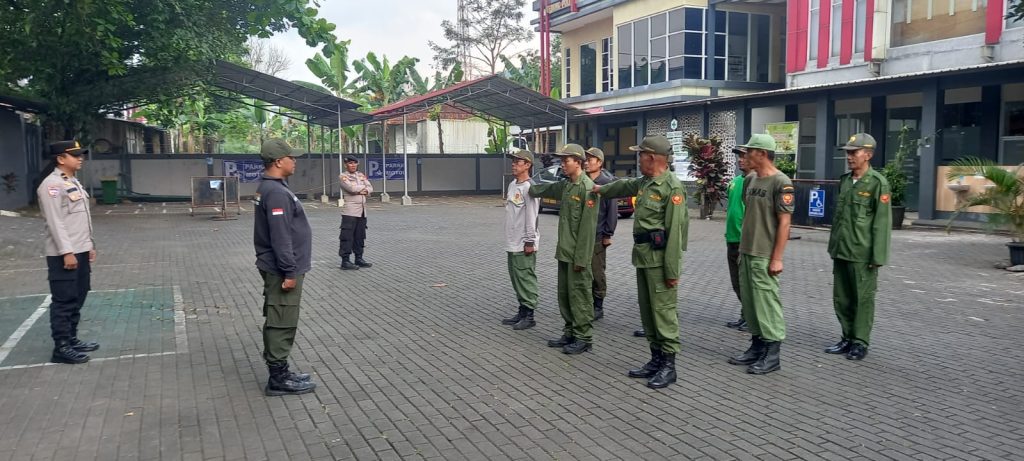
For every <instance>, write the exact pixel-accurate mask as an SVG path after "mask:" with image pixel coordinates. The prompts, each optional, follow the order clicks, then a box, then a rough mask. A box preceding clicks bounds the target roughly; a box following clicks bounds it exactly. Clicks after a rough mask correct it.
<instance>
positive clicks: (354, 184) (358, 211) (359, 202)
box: [339, 171, 373, 218]
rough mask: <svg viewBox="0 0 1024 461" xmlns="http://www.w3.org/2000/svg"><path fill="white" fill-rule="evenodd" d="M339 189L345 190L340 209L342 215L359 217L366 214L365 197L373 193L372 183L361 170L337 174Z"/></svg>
mask: <svg viewBox="0 0 1024 461" xmlns="http://www.w3.org/2000/svg"><path fill="white" fill-rule="evenodd" d="M339 178H340V179H341V189H342V190H344V191H345V206H344V207H342V209H341V215H342V216H355V217H357V218H361V217H363V216H366V201H367V200H366V199H367V198H368V197H369V195H363V194H362V192H363V191H364V190H365V191H366V192H367V194H372V193H373V185H372V184H370V180H369V179H368V178H367V177H366V175H364V174H363V173H362V172H361V171H357V172H355V173H349V172H347V171H346V172H345V173H342V174H341V176H339Z"/></svg>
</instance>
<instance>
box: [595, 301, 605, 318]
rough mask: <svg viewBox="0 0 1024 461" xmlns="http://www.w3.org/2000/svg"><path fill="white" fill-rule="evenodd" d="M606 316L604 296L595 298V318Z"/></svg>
mask: <svg viewBox="0 0 1024 461" xmlns="http://www.w3.org/2000/svg"><path fill="white" fill-rule="evenodd" d="M601 317H604V298H596V297H595V298H594V320H598V319H600V318H601Z"/></svg>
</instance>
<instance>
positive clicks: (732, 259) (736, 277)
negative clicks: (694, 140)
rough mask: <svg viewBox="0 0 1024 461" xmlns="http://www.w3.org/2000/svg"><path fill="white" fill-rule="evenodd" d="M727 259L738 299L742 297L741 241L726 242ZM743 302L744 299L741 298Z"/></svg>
mask: <svg viewBox="0 0 1024 461" xmlns="http://www.w3.org/2000/svg"><path fill="white" fill-rule="evenodd" d="M725 246H726V252H725V259H726V260H727V261H728V263H729V279H730V280H731V281H732V291H734V292H735V293H736V299H740V242H725ZM740 302H741V303H742V302H743V300H742V299H740Z"/></svg>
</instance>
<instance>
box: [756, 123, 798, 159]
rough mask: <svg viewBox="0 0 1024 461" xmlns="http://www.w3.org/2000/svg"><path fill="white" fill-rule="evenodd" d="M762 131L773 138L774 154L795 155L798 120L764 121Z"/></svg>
mask: <svg viewBox="0 0 1024 461" xmlns="http://www.w3.org/2000/svg"><path fill="white" fill-rule="evenodd" d="M764 132H765V133H768V134H769V135H771V137H773V138H775V153H776V154H789V155H793V156H795V155H796V152H797V149H796V147H797V144H798V142H799V141H800V122H775V123H765V124H764ZM794 161H795V157H794Z"/></svg>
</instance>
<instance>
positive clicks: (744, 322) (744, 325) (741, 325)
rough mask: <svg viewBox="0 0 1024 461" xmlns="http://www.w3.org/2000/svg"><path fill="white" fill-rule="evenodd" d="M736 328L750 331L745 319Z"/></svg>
mask: <svg viewBox="0 0 1024 461" xmlns="http://www.w3.org/2000/svg"><path fill="white" fill-rule="evenodd" d="M736 329H737V330H739V331H742V332H744V333H746V332H748V331H750V327H749V326H747V321H746V320H744V321H743V323H742V324H740V326H738V327H736Z"/></svg>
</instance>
